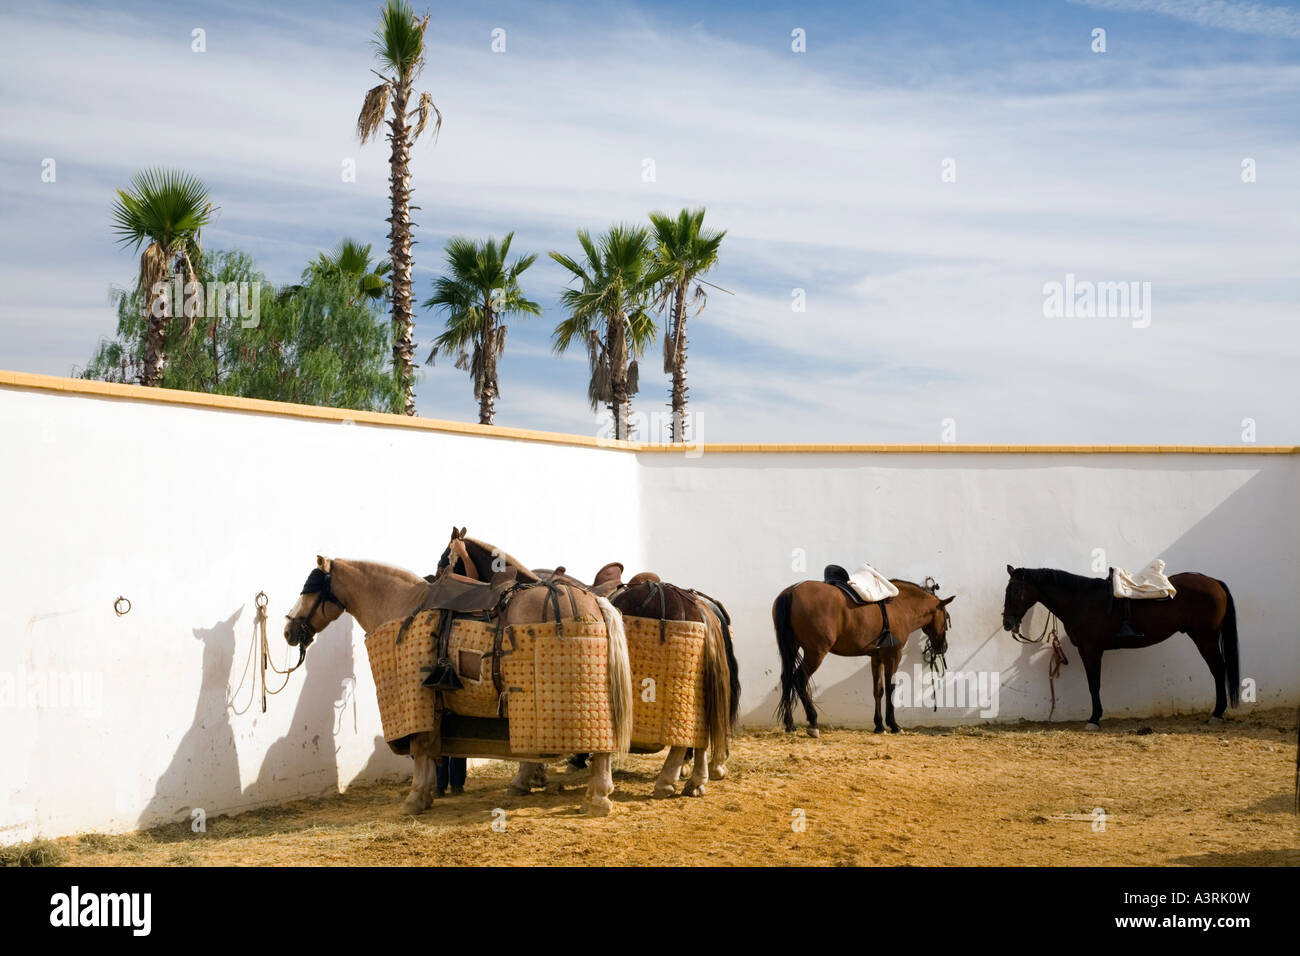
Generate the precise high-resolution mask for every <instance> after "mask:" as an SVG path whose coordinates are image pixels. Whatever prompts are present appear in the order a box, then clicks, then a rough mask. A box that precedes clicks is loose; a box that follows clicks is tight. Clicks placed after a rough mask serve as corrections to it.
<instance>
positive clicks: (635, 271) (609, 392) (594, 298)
mask: <svg viewBox="0 0 1300 956" xmlns="http://www.w3.org/2000/svg"><path fill="white" fill-rule="evenodd" d="M578 243H579V244H580V245H581V246H582V251H583V258H582V259H581V260H577V259H574V258H572V257H571V256H566V255H563V254H562V253H559V252H552V253H551V258H552V259H554V260H555V261H556V262H558V263H559V264H560V265H562V266H564V268H566V269H568V270H569V272H571V273H572V274H573V277H574V278H575V279H576V280H577V286H576V288H569V289H565V290H564V292H563V293H562V294H561V296H560V302H561V304H562V305H563V306H564V307H565V309H566V310H567V311H568V312H569V318H567V319H565V320H564V321H563V322H561V323H560V324H559V325H557V326H556V327H555V333H554V336H553V343H554V345H555V350H556V351H557V352H564V351H566V350H567V349H568V348H569V347H570V346H572V345H573V343H575V342H577V341H581V342H582V343H583V344H584V345H586V347H587V360H588V363H589V365H590V368H591V378H590V381H589V382H588V385H587V399H588V401H589V402H590V403H591V409H592V411H595V410H596V409H597V408H598V407H599V406H600V404H601V403H602V402H604V403H605V404H607V405H608V406H609V409H610V412H611V413H612V415H613V418H614V437H615V438H618V439H625V438H627V437H628V403H629V402H630V400H631V397H632V396H633V395H635V394H636V392H637V384H638V382H637V380H638V377H639V376H638V372H637V364H636V358H637V357H638V356H639V355H641V354H642V353H643V352H644V351H645V349H646V347H647V346H649V344H650V343H651V342H652V341H654V336H655V333H656V332H657V331H658V330H657V329H656V327H655V324H654V319H653V318H651V316H650V296H651V294H652V292H653V290H654V288H655V286H657V285H658V284H659V283H660V282H662V281H663V280H664V279H665V278H666V277H667V275H668V272H667V270H666V269H665V268H663V267H662V266H659V265H657V264H656V263H655V261H654V245H653V243H652V242H651V240H650V234H649V233H648V232H647V231H646V230H645V229H642V228H638V227H635V226H628V225H616V226H614V227H612V228H611V229H610V230H609V232H607V233H605V235H603V236H601V237H600V241H599V242H596V241H594V240H593V239H592V238H591V235H590V234H589V233H587V232H586V231H585V230H581V229H580V230H578Z"/></svg>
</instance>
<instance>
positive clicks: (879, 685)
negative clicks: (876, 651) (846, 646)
mask: <svg viewBox="0 0 1300 956" xmlns="http://www.w3.org/2000/svg"><path fill="white" fill-rule="evenodd" d="M884 687H885V684H884V680H883V679H882V674H881V667H880V658H878V657H875V656H872V658H871V693H872V695H873V696H874V697H875V698H876V720H875V727H874V730H875V732H876V733H878V734H883V733H884V732H885V724H884V721H882V720H881V719H880V696H881V694H883V693H884Z"/></svg>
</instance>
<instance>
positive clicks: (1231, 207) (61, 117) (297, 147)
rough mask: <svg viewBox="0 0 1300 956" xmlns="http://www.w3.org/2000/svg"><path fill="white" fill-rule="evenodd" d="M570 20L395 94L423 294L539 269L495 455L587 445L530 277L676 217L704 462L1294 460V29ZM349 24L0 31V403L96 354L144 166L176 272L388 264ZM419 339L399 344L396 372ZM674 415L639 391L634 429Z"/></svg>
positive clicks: (213, 22)
mask: <svg viewBox="0 0 1300 956" xmlns="http://www.w3.org/2000/svg"><path fill="white" fill-rule="evenodd" d="M593 6H594V5H590V4H573V5H569V4H551V3H524V4H512V3H503V4H491V5H483V4H454V3H445V4H439V5H437V6H434V7H432V8H431V9H432V13H433V20H432V24H431V26H430V29H429V34H428V36H429V40H430V43H431V51H430V55H429V62H428V67H427V68H426V70H425V73H424V76H423V78H422V81H421V84H420V86H421V87H422V88H424V89H427V90H429V91H430V92H431V93H432V95H433V97H434V99H435V101H436V102H437V103H438V105H439V107H440V108H441V109H442V112H443V115H444V117H445V122H444V127H443V132H442V135H441V137H440V139H439V140H438V142H437V144H436V145H435V144H434V143H433V142H432V141H425V142H423V143H421V144H420V145H419V146H417V148H416V150H415V161H414V166H413V170H414V186H415V202H416V203H417V204H418V205H420V206H421V207H422V209H421V211H420V212H419V213H417V215H416V221H417V223H418V229H417V231H416V238H417V240H418V242H419V244H418V245H417V246H416V250H415V251H416V292H417V295H418V297H419V298H420V299H423V298H425V297H427V296H428V294H429V291H430V288H431V285H432V281H433V278H434V276H435V275H437V273H438V269H439V265H440V249H441V246H442V244H443V243H444V242H445V241H446V239H447V238H448V237H449V236H451V235H456V234H466V235H472V236H479V237H481V236H486V235H489V234H494V235H501V234H503V233H504V232H506V231H509V230H512V229H513V230H514V231H515V233H516V238H515V249H516V250H518V251H536V252H539V253H543V256H542V257H541V258H540V259H539V261H538V263H537V265H535V266H534V267H533V268H532V270H530V271H529V272H528V273H526V280H527V281H526V282H525V288H526V290H527V291H528V292H529V293H530V295H532V297H533V298H536V299H537V300H538V301H540V302H541V303H542V305H543V307H544V308H545V314H544V315H543V316H542V317H540V318H534V319H528V320H527V321H519V322H515V323H513V324H512V326H511V329H510V334H509V341H508V346H507V352H506V357H505V360H504V363H503V366H502V370H501V377H502V392H503V394H502V397H501V400H500V402H499V403H498V416H497V421H498V422H499V423H500V424H506V425H515V426H521V427H535V428H544V429H553V430H561V431H567V432H574V433H578V434H591V433H593V432H594V431H595V430H596V427H597V426H596V423H595V421H594V419H593V416H592V415H591V413H590V412H589V411H588V409H587V406H586V401H585V383H586V367H585V359H584V357H583V356H581V355H579V354H574V355H571V356H567V357H564V358H557V357H555V356H554V355H553V354H552V353H551V349H550V345H549V335H550V331H551V329H552V328H553V326H554V324H555V322H556V321H558V320H559V319H560V318H561V315H560V313H559V311H558V308H557V304H556V299H557V294H558V291H559V289H560V288H561V287H562V286H563V283H564V275H563V273H562V271H561V270H560V269H559V267H558V266H556V265H555V264H554V263H552V262H550V261H549V260H548V259H546V258H545V256H544V253H545V252H547V251H549V250H552V249H560V250H565V251H574V249H575V245H576V244H575V242H574V239H573V234H574V230H575V229H577V228H579V227H587V228H590V229H593V230H599V229H601V228H603V227H605V226H607V225H609V224H610V223H612V222H615V221H618V220H628V221H631V220H641V219H643V218H644V216H645V213H646V212H648V211H649V210H651V209H659V208H661V209H667V210H676V209H678V208H680V207H681V206H683V205H698V204H703V205H706V206H707V207H708V210H709V212H708V221H709V223H710V224H712V225H713V226H715V227H719V228H726V229H727V230H728V237H727V239H726V241H725V243H724V245H723V252H722V260H721V263H720V265H719V267H718V268H717V270H716V271H715V273H714V274H713V275H712V276H711V278H712V280H713V281H715V282H716V283H717V284H719V285H721V286H724V287H725V288H727V289H729V290H732V291H734V293H735V295H724V294H722V293H714V294H712V295H711V296H710V299H709V303H708V306H707V307H706V309H705V310H704V312H703V314H702V315H700V316H698V317H696V318H694V319H693V320H692V322H691V336H690V338H691V351H690V362H689V378H688V381H689V383H690V385H691V399H692V408H693V410H694V411H695V412H696V413H697V414H698V416H699V418H698V436H699V437H700V438H702V439H703V440H705V441H841V442H855V441H860V442H868V441H899V442H932V441H939V440H940V439H941V437H942V434H943V428H944V422H945V420H952V423H953V425H954V426H955V437H956V439H957V440H958V441H961V442H1082V443H1139V442H1166V443H1236V442H1238V441H1240V439H1241V433H1242V425H1241V423H1242V420H1243V419H1246V418H1250V419H1253V420H1254V421H1255V422H1256V423H1257V432H1256V435H1257V439H1258V441H1260V442H1262V443H1296V442H1300V403H1298V402H1297V397H1300V396H1298V394H1297V393H1298V391H1300V389H1298V388H1297V386H1296V384H1295V372H1294V370H1295V368H1296V366H1297V360H1300V336H1298V335H1297V332H1296V320H1297V318H1300V315H1298V314H1297V313H1298V312H1300V309H1298V308H1297V304H1298V303H1300V257H1298V256H1297V252H1298V251H1300V242H1298V241H1297V240H1300V221H1298V219H1297V210H1300V143H1298V138H1300V137H1298V133H1300V96H1297V93H1300V8H1297V6H1295V5H1288V4H1277V3H1272V4H1262V3H1245V2H1242V3H1228V2H1196V0H1094V2H1081V3H1070V2H1061V3H1053V2H1041V3H999V4H991V3H989V4H981V3H958V2H944V3H862V4H852V5H847V4H818V3H812V4H807V3H797V4H796V3H787V4H781V3H767V4H752V3H743V4H742V3H710V4H694V3H692V4H687V3H654V4H632V3H629V4H602V5H598V6H595V9H592V7H593ZM378 8H379V4H378V2H368V3H349V4H318V3H313V4H301V5H298V4H283V3H280V4H275V5H270V4H248V3H232V4H224V3H215V2H205V3H190V4H156V5H155V4H130V5H115V4H69V3H50V4H25V5H23V6H22V7H21V9H7V10H5V11H4V12H3V13H0V76H2V77H3V90H4V96H3V100H2V101H3V103H4V105H3V107H0V109H2V110H3V115H4V119H5V121H4V123H3V125H2V126H0V282H2V283H3V288H4V291H5V294H4V295H3V296H0V367H3V368H10V369H20V370H26V371H35V372H44V373H49V374H67V373H68V372H69V371H70V370H71V369H72V367H73V366H75V365H79V364H81V363H84V362H85V360H86V359H87V357H88V356H89V355H90V353H91V351H92V350H93V348H94V344H95V342H96V340H97V339H98V338H99V337H100V336H104V335H108V334H110V333H111V331H112V328H113V324H114V317H113V314H112V311H111V309H110V307H109V304H108V289H109V287H110V286H111V285H113V284H124V283H126V282H128V281H130V279H131V278H132V276H133V272H134V268H135V260H134V258H133V256H132V255H131V253H130V252H129V251H128V250H126V249H124V248H122V247H120V246H117V245H116V244H115V243H114V242H113V237H112V234H111V232H110V230H109V225H108V209H109V205H110V203H111V201H112V197H113V190H114V189H115V188H116V187H118V186H120V185H122V184H124V183H125V182H126V181H127V180H128V179H129V177H130V175H131V174H132V173H133V172H134V171H135V170H137V169H139V168H141V167H144V166H150V165H168V166H178V167H181V168H184V169H186V170H189V171H191V172H194V173H197V174H198V175H200V176H202V177H203V178H204V179H205V180H206V181H207V182H208V184H209V186H210V188H211V190H212V193H213V195H214V197H215V199H216V202H217V203H218V205H219V206H220V214H219V218H218V220H217V222H216V224H215V225H214V227H212V228H211V229H209V230H208V232H207V233H206V234H205V245H206V246H208V247H210V248H231V247H238V248H242V249H245V250H247V251H249V252H251V253H253V254H254V256H255V257H256V258H257V260H258V262H259V264H260V265H261V267H262V268H263V269H264V270H265V271H266V272H267V274H268V275H269V277H270V278H271V279H272V280H273V281H276V282H285V281H290V280H292V279H294V278H295V277H296V276H297V275H298V273H299V272H300V271H301V269H302V267H303V265H304V264H305V263H306V261H307V260H309V259H310V258H312V257H313V256H314V255H315V253H316V252H317V251H318V250H319V249H322V248H328V247H330V246H332V245H334V244H335V243H336V242H337V240H338V239H339V238H340V237H342V236H344V235H349V236H355V237H358V238H361V239H364V240H366V241H369V242H372V243H373V244H374V245H375V247H376V248H377V249H380V248H383V247H384V246H385V245H386V240H385V238H384V234H385V232H386V225H385V223H384V222H383V219H384V217H385V216H386V215H387V201H386V185H387V184H386V175H387V167H386V162H385V160H386V155H387V150H386V147H385V145H384V144H373V143H372V144H369V145H367V146H365V147H362V146H360V145H359V144H358V143H357V141H356V138H355V133H354V126H355V120H356V114H357V111H358V109H359V107H360V104H361V99H362V97H363V95H364V92H365V90H366V89H367V88H368V87H369V86H370V85H371V84H372V82H373V76H372V74H370V73H369V69H370V67H371V66H372V65H373V59H372V50H371V48H370V46H369V43H368V40H369V37H370V35H371V33H372V32H373V29H374V23H375V20H376V16H377V11H378ZM421 9H423V8H422V7H421ZM196 27H198V28H202V29H203V30H205V31H206V43H207V51H206V52H204V53H201V54H197V53H194V52H192V51H191V48H190V47H191V30H193V29H194V28H196ZM498 27H499V28H501V29H504V30H505V31H506V51H505V52H504V53H493V52H492V51H491V46H490V44H491V32H492V30H493V29H494V28H498ZM796 28H800V29H803V30H804V31H805V32H806V37H807V50H806V52H804V53H795V52H793V51H792V50H791V31H792V30H794V29H796ZM1095 28H1102V29H1104V30H1105V31H1106V47H1107V49H1106V52H1105V53H1094V52H1093V51H1092V50H1091V49H1090V46H1091V44H1092V31H1093V30H1094V29H1095ZM55 51H58V52H57V53H55ZM47 157H50V158H53V159H54V160H55V161H56V163H57V181H56V182H54V183H43V182H42V181H41V163H42V160H43V159H45V158H47ZM1247 158H1249V159H1252V160H1254V162H1255V168H1256V181H1255V182H1253V183H1244V182H1242V178H1241V164H1242V162H1243V160H1244V159H1247ZM345 159H355V161H356V163H357V181H356V182H354V183H345V182H343V181H342V178H341V176H340V170H341V165H342V162H343V161H344V160H345ZM646 159H651V160H653V161H654V164H655V171H656V178H655V181H654V182H652V183H647V182H644V181H643V179H642V166H643V161H644V160H646ZM948 159H951V160H953V162H954V164H955V170H956V181H955V182H943V181H942V179H941V176H940V173H941V164H942V163H943V162H944V161H945V160H948ZM1067 274H1073V275H1075V276H1077V277H1078V278H1079V279H1081V280H1090V281H1096V282H1117V281H1122V282H1139V283H1143V282H1149V283H1151V301H1152V309H1151V322H1150V325H1149V327H1146V328H1134V327H1133V326H1132V324H1131V323H1130V322H1128V321H1127V320H1124V319H1122V318H1074V319H1053V318H1047V317H1045V316H1044V314H1043V299H1044V294H1043V286H1044V284H1045V283H1050V282H1053V281H1063V280H1064V278H1065V276H1066V275H1067ZM795 289H802V290H803V294H804V297H805V299H806V303H807V309H806V311H805V312H794V311H793V310H792V308H791V303H792V298H793V294H794V292H793V290H795ZM438 325H439V320H438V317H437V316H436V315H434V314H432V313H422V314H421V315H420V317H419V327H418V328H417V340H418V341H419V342H420V343H421V351H420V355H421V358H422V357H423V355H424V354H425V353H426V352H427V343H429V341H430V340H431V339H432V338H433V336H434V335H435V334H436V330H437V328H438ZM422 375H423V377H422V381H421V383H420V385H419V391H418V398H419V407H420V411H421V413H422V414H425V415H429V416H432V417H438V418H452V419H463V420H472V419H473V418H474V417H475V415H476V405H475V402H474V400H473V397H472V395H471V391H470V385H469V378H468V376H467V375H466V374H465V373H463V372H459V371H457V370H455V369H454V368H452V367H451V366H450V364H446V365H444V364H442V363H440V364H439V365H438V366H437V367H435V368H425V369H424V370H423V373H422ZM667 395H668V381H667V377H666V376H664V375H662V374H661V373H660V372H659V363H658V361H657V355H656V354H652V355H650V356H648V357H647V359H646V360H645V362H644V363H643V374H642V391H641V394H640V396H638V398H637V400H636V402H635V407H637V408H638V409H640V410H642V411H645V412H661V411H664V410H665V404H664V403H666V401H667ZM950 433H951V432H950Z"/></svg>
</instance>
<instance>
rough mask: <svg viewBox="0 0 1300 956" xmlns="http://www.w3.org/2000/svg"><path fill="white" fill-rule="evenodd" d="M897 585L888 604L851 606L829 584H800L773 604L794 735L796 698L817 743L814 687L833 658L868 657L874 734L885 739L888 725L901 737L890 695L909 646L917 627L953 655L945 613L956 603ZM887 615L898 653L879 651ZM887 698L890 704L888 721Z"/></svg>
mask: <svg viewBox="0 0 1300 956" xmlns="http://www.w3.org/2000/svg"><path fill="white" fill-rule="evenodd" d="M893 584H894V587H896V588H898V595H897V596H896V597H893V598H890V599H889V601H888V602H887V603H884V604H865V605H862V606H853V605H851V604H850V602H849V599H848V597H846V596H845V594H844V592H843V591H841V590H840V589H839V588H837V587H836V586H835V585H833V584H826V583H825V582H823V581H800V582H799V583H798V584H792V585H791V586H790V587H788V588H786V589H785V590H784V591H782V592H781V593H780V594H778V595H777V598H776V601H775V602H773V604H772V624H773V625H774V626H775V628H776V646H777V649H778V650H779V651H780V652H781V700H780V703H779V704H778V706H777V712H778V714H779V715H780V717H781V721H782V723H783V724H784V725H785V729H786V732H787V733H793V732H794V699H795V696H796V695H798V697H799V700H801V701H802V702H803V709H804V713H805V714H806V715H807V716H808V736H809V737H816V736H818V734H819V731H818V729H817V710H816V708H815V707H813V702H812V689H811V680H812V675H813V674H814V673H816V671H817V668H818V667H820V666H821V662H822V661H823V660H824V659H825V657H826V655H827V654H838V655H840V656H841V657H862V656H863V655H870V657H871V680H872V687H873V690H874V693H875V698H876V715H875V730H876V733H881V732H882V731H883V730H884V729H885V725H886V724H888V726H889V730H890V732H891V733H895V734H896V733H898V722H897V721H896V720H895V719H894V700H893V694H892V693H886V690H887V689H888V690H890V691H892V689H893V686H894V674H895V672H896V671H897V670H898V662H899V660H900V659H901V657H902V654H903V647H904V646H905V645H906V644H907V638H908V636H909V635H910V634H911V633H912V632H913V631H915V630H917V629H918V628H919V629H920V630H922V631H924V632H925V636H926V637H928V638H929V639H930V648H931V649H932V650H933V652H934V653H936V654H943V653H945V652H946V651H947V649H948V638H947V633H948V624H949V621H948V611H947V608H948V605H949V604H950V603H952V597H947V598H943V599H940V598H939V597H938V596H937V595H936V594H934V592H932V591H929V590H927V589H925V588H923V587H921V586H920V585H919V584H913V583H912V582H911V581H897V580H896V581H894V582H893ZM953 597H956V595H953ZM884 614H888V615H889V630H890V632H891V633H892V634H893V635H894V637H895V638H897V639H898V640H897V642H896V643H895V644H894V645H893V646H886V647H878V646H877V645H878V644H879V643H880V636H881V634H882V632H883V631H884V627H883V618H882V615H884ZM887 643H888V642H887ZM881 697H884V698H885V719H884V721H883V722H882V721H881V719H880V700H881Z"/></svg>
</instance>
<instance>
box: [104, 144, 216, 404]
mask: <svg viewBox="0 0 1300 956" xmlns="http://www.w3.org/2000/svg"><path fill="white" fill-rule="evenodd" d="M112 217H113V231H114V232H116V233H117V234H118V242H122V243H129V244H130V245H131V246H132V248H133V249H135V250H138V249H139V248H140V247H141V246H144V245H145V243H146V242H147V243H148V245H147V246H145V250H144V252H143V253H142V254H141V256H140V277H139V279H138V286H137V288H138V290H139V291H140V294H141V301H143V303H144V307H143V311H144V321H145V328H146V333H145V355H144V365H143V366H142V368H141V372H140V384H141V385H149V386H156V385H158V384H159V383H160V381H161V379H162V370H163V366H164V365H165V364H166V362H167V356H166V354H165V353H166V349H165V341H166V338H167V325H168V323H169V322H170V321H171V313H172V297H171V292H170V289H168V290H167V291H166V292H164V294H163V295H161V296H159V295H156V294H155V289H156V287H157V285H158V283H160V282H161V283H170V281H171V279H172V276H174V275H181V276H183V277H184V279H185V282H186V283H187V284H188V283H190V282H193V281H195V280H196V278H197V273H196V269H195V266H196V264H200V265H201V264H202V261H203V253H202V250H201V249H200V246H199V233H200V231H201V230H202V229H203V227H204V226H206V225H207V224H208V223H209V222H211V221H212V203H211V202H210V201H209V199H208V187H207V186H206V185H204V183H203V181H202V180H201V179H199V178H198V177H196V176H191V175H189V174H187V173H182V172H179V171H177V170H173V169H146V170H142V171H141V172H138V173H136V174H135V176H134V177H132V179H131V188H130V189H119V190H118V191H117V199H115V200H114V201H113V209H112ZM190 318H191V319H192V318H193V317H192V316H191V317H190Z"/></svg>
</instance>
